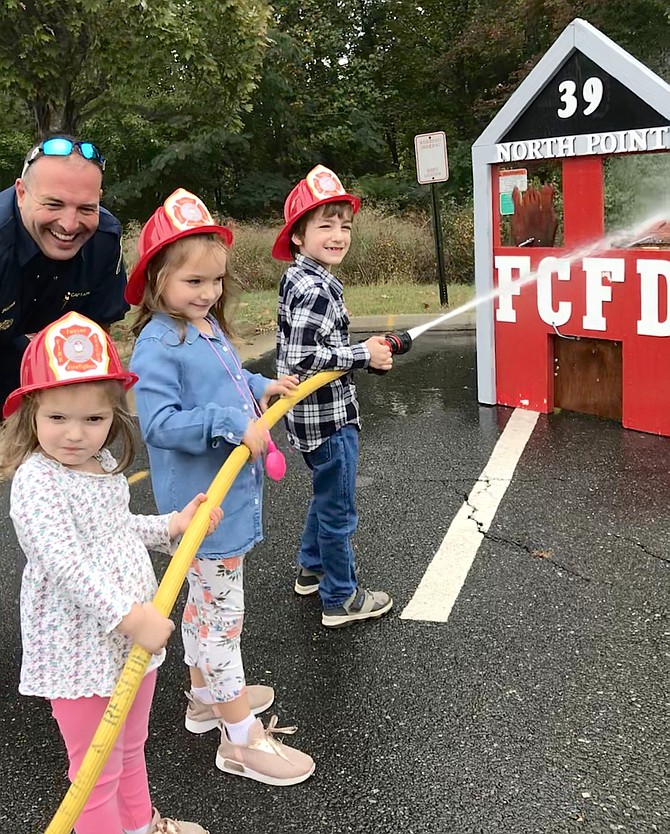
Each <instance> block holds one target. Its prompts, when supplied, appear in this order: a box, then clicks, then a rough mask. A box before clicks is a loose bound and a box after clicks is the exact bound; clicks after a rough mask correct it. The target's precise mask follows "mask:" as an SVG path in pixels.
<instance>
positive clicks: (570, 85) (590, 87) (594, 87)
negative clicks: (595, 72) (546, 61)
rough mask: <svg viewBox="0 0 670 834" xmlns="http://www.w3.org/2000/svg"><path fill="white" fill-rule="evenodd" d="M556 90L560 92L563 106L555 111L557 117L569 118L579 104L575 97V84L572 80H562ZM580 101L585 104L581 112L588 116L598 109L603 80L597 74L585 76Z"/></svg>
mask: <svg viewBox="0 0 670 834" xmlns="http://www.w3.org/2000/svg"><path fill="white" fill-rule="evenodd" d="M558 92H559V93H560V94H561V95H560V98H561V101H562V102H563V107H561V108H560V109H559V110H557V111H556V115H557V116H558V117H559V119H569V118H570V116H574V115H575V113H576V112H577V108H578V107H579V106H580V102H579V99H578V98H577V95H576V93H577V85H576V84H575V82H574V81H570V80H566V81H562V82H561V83H560V84H559V85H558ZM581 96H582V101H583V102H584V103H585V104H586V107H585V108H584V110H582V113H583V114H584V115H585V116H590V115H591V113H594V112H595V111H596V110H597V109H598V105H599V104H600V102H601V101H602V100H603V82H602V81H601V80H600V78H598V77H597V76H593V77H592V78H587V79H586V81H585V82H584V86H583V87H582V89H581Z"/></svg>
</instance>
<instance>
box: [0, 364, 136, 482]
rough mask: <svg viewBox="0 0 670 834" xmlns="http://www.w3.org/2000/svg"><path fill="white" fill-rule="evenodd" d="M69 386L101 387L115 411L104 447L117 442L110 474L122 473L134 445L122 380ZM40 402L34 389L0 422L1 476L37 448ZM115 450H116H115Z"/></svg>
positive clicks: (132, 427)
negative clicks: (37, 416)
mask: <svg viewBox="0 0 670 834" xmlns="http://www.w3.org/2000/svg"><path fill="white" fill-rule="evenodd" d="M69 384H70V385H97V386H100V388H101V390H102V391H103V392H104V394H105V396H106V397H107V399H108V402H109V404H110V406H111V407H112V410H113V412H114V417H113V418H112V425H111V426H110V429H109V434H108V435H107V439H106V440H105V442H104V444H103V445H104V446H109V445H111V444H112V443H113V442H114V441H115V440H118V441H119V443H120V450H119V453H118V454H116V455H115V456H116V458H117V461H118V463H117V466H116V468H115V469H114V472H113V474H116V473H118V472H123V470H124V469H127V467H128V466H129V465H130V464H131V463H132V461H133V458H134V457H135V450H136V446H137V441H136V436H135V423H134V421H133V418H132V415H131V414H130V411H129V409H128V400H127V399H126V392H125V390H124V388H123V383H122V382H120V381H119V380H116V379H108V380H107V379H103V380H98V381H96V382H74V383H69ZM39 403H40V392H39V391H34V392H32V393H30V394H26V395H25V396H24V397H23V400H22V402H21V405H20V406H19V408H18V409H17V411H15V412H14V413H13V414H11V415H10V416H9V417H8V418H7V419H6V420H5V422H4V423H2V425H0V475H3V476H5V477H8V476H11V475H13V474H14V472H16V470H17V469H18V468H19V466H20V465H21V464H22V463H23V461H24V460H25V459H26V458H27V457H28V455H30V454H31V453H32V452H34V451H35V450H36V449H39V445H40V444H39V440H38V439H37V430H36V427H35V417H36V415H37V408H38V406H39ZM115 451H116V450H115Z"/></svg>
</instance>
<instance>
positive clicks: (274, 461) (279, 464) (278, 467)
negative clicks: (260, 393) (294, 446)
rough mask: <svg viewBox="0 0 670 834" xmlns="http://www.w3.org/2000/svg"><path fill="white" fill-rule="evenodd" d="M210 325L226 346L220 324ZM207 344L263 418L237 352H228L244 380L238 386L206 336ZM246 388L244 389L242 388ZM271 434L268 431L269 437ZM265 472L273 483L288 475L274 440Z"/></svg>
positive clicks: (245, 398)
mask: <svg viewBox="0 0 670 834" xmlns="http://www.w3.org/2000/svg"><path fill="white" fill-rule="evenodd" d="M210 324H211V325H212V329H213V331H214V335H215V336H217V337H218V338H219V339H220V340H221V342H223V343H224V344H225V343H227V341H228V340H227V339H226V336H225V334H224V332H223V330H222V329H221V327H220V326H219V323H218V322H217V321H215V320H210ZM205 339H206V340H207V343H208V344H209V346H210V347H211V349H212V350H213V351H214V355H215V356H216V358H217V359H218V360H219V362H220V363H221V364H222V365H223V367H224V368H225V369H226V372H227V373H228V376H229V377H230V378H231V379H232V381H233V385H234V386H235V387H236V388H237V390H238V392H239V393H240V395H241V397H242V399H243V400H245V401H246V402H247V403H249V404H250V405H251V408H252V411H253V412H254V413H255V414H256V415H257V416H258V417H262V413H261V410H260V408H259V407H258V403H257V402H256V398H255V397H254V395H253V394H252V392H251V388H249V386H248V385H247V382H246V380H245V379H244V376H243V375H242V366H241V365H240V363H239V361H238V359H237V357H236V356H235V352H234V351H233V350H231V349H229V350H228V352H229V354H230V358H231V359H232V360H233V364H234V365H235V368H236V370H237V371H238V372H239V373H238V375H237V376H239V379H240V380H242V385H239V384H238V380H237V378H236V376H235V374H233V373H232V371H231V370H230V368H229V367H228V365H227V364H226V363H225V362H224V360H223V357H222V356H221V355H220V354H219V351H218V350H217V349H216V348H215V347H214V344H213V342H212V340H211V339H209V338H208V337H207V336H205ZM242 386H244V387H242ZM269 434H270V432H269V431H268V436H269ZM265 471H266V472H267V474H268V477H269V478H272V480H273V481H281V479H282V478H283V477H284V475H285V474H286V458H285V457H284V455H283V453H282V452H280V451H279V449H278V448H277V447H276V446H275V444H274V442H273V441H272V438H270V437H268V445H267V452H266V454H265Z"/></svg>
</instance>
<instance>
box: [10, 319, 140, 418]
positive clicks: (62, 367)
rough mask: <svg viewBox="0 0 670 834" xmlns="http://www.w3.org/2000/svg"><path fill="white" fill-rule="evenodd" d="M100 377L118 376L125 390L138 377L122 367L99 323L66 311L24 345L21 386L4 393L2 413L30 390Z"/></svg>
mask: <svg viewBox="0 0 670 834" xmlns="http://www.w3.org/2000/svg"><path fill="white" fill-rule="evenodd" d="M104 379H118V380H119V381H120V382H122V383H123V387H124V388H125V389H126V391H127V390H128V389H129V388H132V386H133V385H134V384H135V383H136V382H137V379H138V377H137V375H136V374H133V373H130V371H126V370H124V368H123V365H122V364H121V360H120V359H119V354H118V353H117V352H116V348H115V347H114V342H113V341H112V340H111V339H110V337H109V336H108V335H107V334H106V333H105V331H104V330H103V329H102V327H100V325H99V324H96V323H95V322H93V321H91V320H90V319H87V318H86V316H82V315H81V313H66V314H65V315H64V316H63V317H62V318H60V319H58V321H55V322H54V323H53V324H50V325H49V326H48V327H45V328H44V330H40V332H39V333H38V334H37V335H36V336H35V338H34V339H33V340H32V341H31V343H30V344H29V345H28V347H27V348H26V351H25V353H24V354H23V359H22V361H21V387H20V388H17V389H16V390H15V391H12V393H11V394H10V395H9V396H8V397H7V399H6V400H5V405H4V408H3V410H2V414H3V416H4V417H9V416H10V415H11V414H13V413H14V412H15V411H16V410H17V409H18V408H19V407H20V406H21V403H22V402H23V398H24V396H25V395H26V394H30V393H31V392H33V391H43V390H45V389H46V388H56V387H57V386H60V385H73V384H74V383H77V382H96V381H98V380H104Z"/></svg>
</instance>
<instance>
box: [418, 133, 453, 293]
mask: <svg viewBox="0 0 670 834" xmlns="http://www.w3.org/2000/svg"><path fill="white" fill-rule="evenodd" d="M414 151H415V154H416V178H417V180H418V181H419V183H421V185H430V196H431V205H432V220H433V236H434V239H435V257H436V260H437V283H438V286H439V288H440V304H442V305H445V304H448V302H449V298H448V295H447V280H446V275H445V271H444V254H443V253H444V244H443V240H442V222H441V218H440V204H439V201H438V198H437V188H436V187H435V184H436V183H438V182H446V181H447V180H448V179H449V164H448V160H447V137H446V135H445V133H444V131H443V130H436V131H435V132H434V133H420V134H418V135H417V136H415V137H414Z"/></svg>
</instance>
